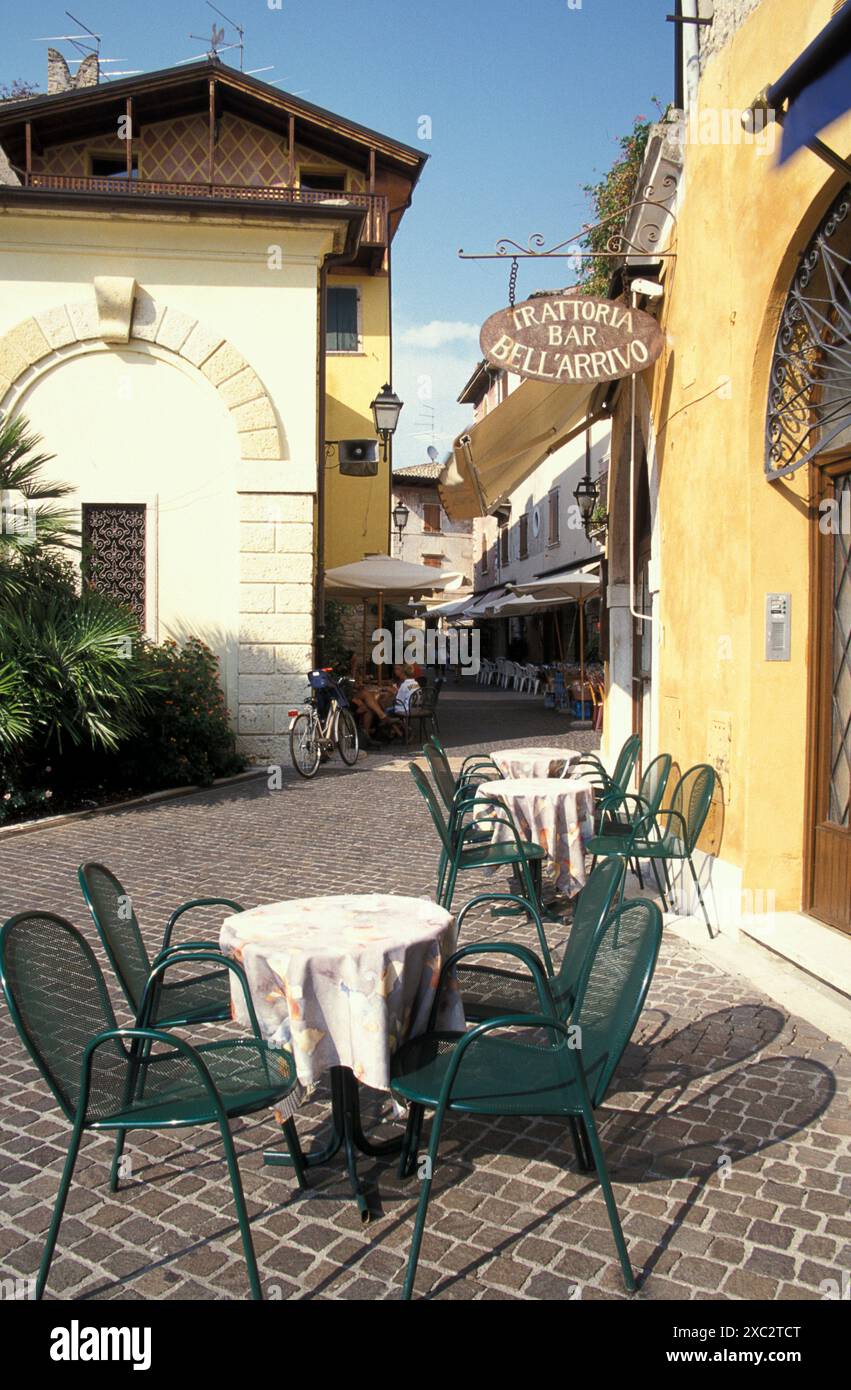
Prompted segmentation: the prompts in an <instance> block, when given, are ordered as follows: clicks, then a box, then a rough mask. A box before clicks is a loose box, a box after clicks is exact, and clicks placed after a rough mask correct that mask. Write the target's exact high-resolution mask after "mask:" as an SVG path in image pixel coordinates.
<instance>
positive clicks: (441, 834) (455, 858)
mask: <svg viewBox="0 0 851 1390" xmlns="http://www.w3.org/2000/svg"><path fill="white" fill-rule="evenodd" d="M408 767H409V768H410V771H411V776H412V777H413V779H414V781H415V782H416V784H417V789H418V791H419V792H420V794H421V796H422V797H423V800H424V801H425V803H426V805H427V806H428V809H429V814H430V815H431V818H432V821H433V823H434V827H435V829H436V831H437V834H438V838H439V840H440V846H441V850H442V854H441V869H440V870H439V871H438V885H437V901H438V902H439V904H440V905H441V907H445V908H446V909H447V911H448V910H449V909H450V908H451V906H452V899H453V898H454V896H455V884H456V881H457V878H458V875H459V873H464V872H467V871H468V870H473V869H477V870H479V872H481V870H482V869H489V868H502V867H504V868H509V869H515V870H516V872H517V874H518V876H519V878H520V881H521V883H522V884H523V887H524V889H525V894H524V896H525V897H526V898H527V899H528V900H529V902H532V903H535V904H536V905H537V914H536V917H537V920H536V926H537V929H538V943H539V945H540V948H541V955H542V957H543V959H544V961H545V962H546V963H547V969H548V970H549V971H552V958H551V956H550V951H549V947H548V945H547V939H546V937H545V935H544V932H543V928H542V927H541V910H540V900H541V898H540V889H539V886H538V884H537V883H536V882H535V877H534V875H533V871H532V869H533V865H537V866H538V873H539V874H540V864H541V862H542V861H543V860H544V859H545V858H546V851H545V850H544V849H543V847H542V846H541V845H536V844H533V843H531V842H530V841H528V840H524V839H523V838H522V836H521V835H520V832H519V831H518V829H517V826H516V825H515V823H514V820H513V819H512V817H511V815H510V813H509V812H508V810H507V809H506V808H505V806H503V805H502V804H501V803H499V802H494V801H488V802H487V803H486V804H487V805H488V807H489V810H488V816H487V819H488V823H489V824H490V825H494V824H497V823H499V824H502V825H506V826H507V827H508V828H509V830H510V831H511V837H512V843H498V844H493V843H492V842H491V841H488V843H486V844H482V843H473V844H471V843H470V832H471V831H472V832H474V833H476V834H477V835H478V833H479V831H480V829H481V827H480V826H476V825H470V824H468V825H465V824H464V821H463V817H464V815H465V814H468V813H471V812H472V810H473V807H474V805H475V803H469V804H467V805H465V806H464V807H462V808H461V810H460V811H459V814H458V816H457V817H456V819H455V820H454V822H453V821H447V820H446V819H444V816H443V812H442V811H441V809H440V804H439V802H438V799H437V797H436V795H435V793H434V791H433V790H432V787H431V785H430V783H429V780H428V778H427V777H426V775H425V773H424V772H423V771H422V769H421V768H419V767H417V765H416V763H408ZM444 868H445V875H444V873H443V869H444ZM444 877H445V882H444Z"/></svg>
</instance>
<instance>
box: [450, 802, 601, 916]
mask: <svg viewBox="0 0 851 1390" xmlns="http://www.w3.org/2000/svg"><path fill="white" fill-rule="evenodd" d="M478 795H479V796H491V797H497V798H498V800H500V801H501V802H502V803H503V805H505V806H507V807H508V809H509V810H510V811H511V813H512V815H513V816H514V820H515V822H516V824H517V828H518V830H519V832H520V834H521V836H523V838H524V839H526V840H529V841H533V842H535V843H537V844H539V845H541V846H543V848H544V849H545V850H546V852H547V857H548V859H549V860H550V861H551V863H552V865H553V869H554V872H555V880H556V887H557V888H558V890H559V892H560V893H567V894H569V895H570V896H573V894H574V893H578V892H579V890H580V888H582V886H583V885H584V883H585V845H586V844H587V842H588V840H589V839H590V838H591V836H592V835H593V834H594V788H593V786H592V785H591V783H590V782H587V781H585V780H584V779H582V778H552V777H522V778H521V777H506V778H504V779H503V780H502V781H501V782H484V783H483V784H482V785H481V786H480V787H479V789H478ZM476 814H477V818H478V819H480V820H482V822H483V824H485V825H486V824H487V809H486V808H485V807H482V808H481V809H480V810H479V811H477V813H476ZM511 838H512V836H511V831H510V829H509V827H508V826H507V825H504V824H500V823H499V822H494V825H493V839H494V841H501V842H504V841H510V840H511Z"/></svg>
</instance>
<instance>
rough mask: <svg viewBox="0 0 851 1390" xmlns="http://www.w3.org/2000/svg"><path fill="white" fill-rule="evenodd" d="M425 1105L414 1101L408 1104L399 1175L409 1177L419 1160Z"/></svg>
mask: <svg viewBox="0 0 851 1390" xmlns="http://www.w3.org/2000/svg"><path fill="white" fill-rule="evenodd" d="M424 1115H425V1107H424V1106H422V1105H417V1104H416V1103H415V1102H414V1101H411V1104H410V1105H409V1106H408V1123H407V1125H406V1127H405V1137H404V1139H403V1140H402V1152H401V1153H400V1155H399V1170H398V1171H399V1177H400V1178H409V1177H410V1176H411V1173H412V1172H413V1170H414V1165H415V1164H416V1161H417V1152H418V1150H419V1147H420V1134H421V1133H422V1127H423V1116H424Z"/></svg>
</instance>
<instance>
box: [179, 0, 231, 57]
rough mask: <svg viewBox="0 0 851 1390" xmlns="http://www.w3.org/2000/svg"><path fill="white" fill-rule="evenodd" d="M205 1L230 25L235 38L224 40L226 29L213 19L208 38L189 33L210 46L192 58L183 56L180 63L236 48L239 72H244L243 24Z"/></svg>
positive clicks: (208, 6) (217, 54) (193, 37)
mask: <svg viewBox="0 0 851 1390" xmlns="http://www.w3.org/2000/svg"><path fill="white" fill-rule="evenodd" d="M206 3H207V8H208V9H211V10H212V11H213V13H214V14H217V15H218V16H219V18H220V19H223V20H225V22H226V23H227V24H229V25H230V26H231V29H232V30H233V31H234V33H235V34H236V39H234V40H231V41H230V42H226V39H227V31H226V30H225V28H224V27H223V26H222V25H217V24H216V21H215V20H213V29H212V33H211V35H210V38H209V40H205V39H204V38H203V37H202V35H201V34H190V35H189V37H190V39H197V40H198V42H199V43H205V42H209V45H210V47H209V48H208V49H207V51H206V53H197V54H195V55H194V56H193V57H192V58H184V59H183V60H182V63H196V62H198V60H199V58H218V57H220V56H221V54H222V53H230V52H231V51H232V50H233V49H235V48H237V49H239V70H240V72H244V70H245V25H244V24H238V23H237V21H236V20H235V19H231V17H230V15H227V14H225V12H224V10H220V9H218V8H217V7H216V6H215V5H213V4H211V0H206ZM181 65H182V64H179V65H178V66H181Z"/></svg>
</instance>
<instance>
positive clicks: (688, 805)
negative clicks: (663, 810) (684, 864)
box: [671, 763, 715, 854]
mask: <svg viewBox="0 0 851 1390" xmlns="http://www.w3.org/2000/svg"><path fill="white" fill-rule="evenodd" d="M714 794H715V769H714V767H710V766H709V764H708V763H698V764H697V765H696V766H695V767H690V768H689V770H688V772H684V773H683V775H682V777H681V778H680V780H679V782H678V783H677V785H676V787H675V788H674V795H673V798H672V800H671V810H672V811H676V812H677V813H678V814H679V815H680V816H682V818H683V820H684V821H685V826H686V846H685V847H686V849H687V850H688V853H689V854H691V852H692V850H693V849H694V847H695V845H696V844H697V840H698V836H699V835H700V832H701V830H702V829H703V825H704V821H705V820H706V817H707V816H708V815H709V808H710V806H711V805H712V797H713V795H714ZM680 828H681V827H680V825H679V822H678V821H676V820H675V821H673V823H672V825H671V832H672V834H674V835H676V836H677V837H679V831H680Z"/></svg>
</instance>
